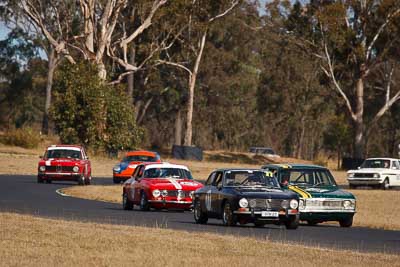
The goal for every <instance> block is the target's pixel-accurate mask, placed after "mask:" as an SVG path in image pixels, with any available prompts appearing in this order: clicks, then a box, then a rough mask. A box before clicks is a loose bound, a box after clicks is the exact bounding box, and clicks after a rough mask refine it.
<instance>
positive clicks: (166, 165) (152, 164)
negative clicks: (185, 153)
mask: <svg viewBox="0 0 400 267" xmlns="http://www.w3.org/2000/svg"><path fill="white" fill-rule="evenodd" d="M142 164H143V165H145V166H146V169H155V168H175V169H185V170H189V168H188V167H186V166H185V165H179V164H172V163H168V162H147V163H142Z"/></svg>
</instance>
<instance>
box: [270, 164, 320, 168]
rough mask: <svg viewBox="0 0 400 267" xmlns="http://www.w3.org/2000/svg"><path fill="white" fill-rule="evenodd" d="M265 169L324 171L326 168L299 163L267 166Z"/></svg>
mask: <svg viewBox="0 0 400 267" xmlns="http://www.w3.org/2000/svg"><path fill="white" fill-rule="evenodd" d="M265 167H275V168H279V169H326V167H323V166H319V165H313V164H301V163H285V164H267V165H264V166H263V168H265Z"/></svg>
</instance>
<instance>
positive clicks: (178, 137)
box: [174, 109, 182, 146]
mask: <svg viewBox="0 0 400 267" xmlns="http://www.w3.org/2000/svg"><path fill="white" fill-rule="evenodd" d="M174 143H175V145H178V146H180V145H182V116H181V110H180V109H179V110H178V112H177V113H176V120H175V140H174Z"/></svg>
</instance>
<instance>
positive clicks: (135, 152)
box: [126, 150, 157, 156]
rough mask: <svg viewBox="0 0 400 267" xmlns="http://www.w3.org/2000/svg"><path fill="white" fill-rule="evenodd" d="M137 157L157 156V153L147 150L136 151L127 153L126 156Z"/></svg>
mask: <svg viewBox="0 0 400 267" xmlns="http://www.w3.org/2000/svg"><path fill="white" fill-rule="evenodd" d="M135 155H143V156H156V155H157V152H153V151H147V150H136V151H128V152H126V156H135Z"/></svg>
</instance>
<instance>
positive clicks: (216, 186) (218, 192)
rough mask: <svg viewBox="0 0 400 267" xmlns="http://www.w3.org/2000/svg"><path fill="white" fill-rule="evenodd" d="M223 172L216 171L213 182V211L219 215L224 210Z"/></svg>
mask: <svg viewBox="0 0 400 267" xmlns="http://www.w3.org/2000/svg"><path fill="white" fill-rule="evenodd" d="M222 178H223V172H222V171H217V172H216V173H215V179H214V181H213V183H212V187H211V196H212V198H211V202H212V203H211V205H212V207H211V208H212V212H213V213H214V215H215V216H218V215H219V214H221V212H222V200H223V199H224V196H223V194H224V193H223V191H222V188H223V187H222V181H223V179H222Z"/></svg>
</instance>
